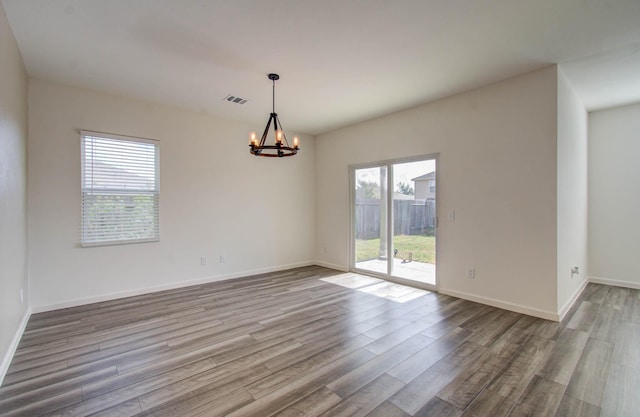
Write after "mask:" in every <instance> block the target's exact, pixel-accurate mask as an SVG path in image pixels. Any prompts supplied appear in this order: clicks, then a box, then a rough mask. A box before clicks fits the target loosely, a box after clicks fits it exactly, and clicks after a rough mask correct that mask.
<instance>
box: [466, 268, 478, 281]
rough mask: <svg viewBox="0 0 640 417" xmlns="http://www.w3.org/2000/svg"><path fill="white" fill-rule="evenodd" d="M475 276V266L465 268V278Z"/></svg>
mask: <svg viewBox="0 0 640 417" xmlns="http://www.w3.org/2000/svg"><path fill="white" fill-rule="evenodd" d="M475 277H476V269H475V268H467V278H469V279H474V278H475Z"/></svg>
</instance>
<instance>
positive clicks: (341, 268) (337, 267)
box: [313, 261, 349, 272]
mask: <svg viewBox="0 0 640 417" xmlns="http://www.w3.org/2000/svg"><path fill="white" fill-rule="evenodd" d="M313 264H314V265H318V266H323V267H325V268H329V269H335V270H336V271H342V272H349V268H345V267H344V266H342V265H336V264H332V263H329V262H323V261H315V262H314V263H313Z"/></svg>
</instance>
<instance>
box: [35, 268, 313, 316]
mask: <svg viewBox="0 0 640 417" xmlns="http://www.w3.org/2000/svg"><path fill="white" fill-rule="evenodd" d="M311 265H316V262H314V261H307V262H298V263H294V264H288V265H279V266H276V267H268V268H260V269H252V270H245V271H240V272H234V273H231V274H224V275H216V276H211V277H203V278H197V279H193V280H189V281H180V282H172V283H169V284H163V285H155V286H152V287H145V288H136V289H133V290H127V291H119V292H114V293H110V294H105V295H100V296H97V297H86V298H78V299H74V300H68V301H63V302H60V303H53V304H46V305H39V306H32V307H31V311H32V312H33V313H42V312H45V311H52V310H58V309H61V308H69V307H77V306H81V305H86V304H93V303H100V302H103V301H110V300H116V299H119V298H125V297H133V296H136V295H142V294H149V293H153V292H158V291H166V290H174V289H176V288H183V287H190V286H192V285H200V284H208V283H210V282H218V281H226V280H229V279H235V278H242V277H248V276H251V275H258V274H266V273H268V272H277V271H285V270H287V269H293V268H300V267H303V266H311Z"/></svg>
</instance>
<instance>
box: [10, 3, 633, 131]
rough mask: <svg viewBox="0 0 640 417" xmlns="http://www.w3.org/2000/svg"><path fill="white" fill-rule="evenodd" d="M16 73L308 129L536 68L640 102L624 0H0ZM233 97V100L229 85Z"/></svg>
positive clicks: (604, 95)
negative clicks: (20, 67)
mask: <svg viewBox="0 0 640 417" xmlns="http://www.w3.org/2000/svg"><path fill="white" fill-rule="evenodd" d="M0 1H1V2H2V5H3V7H4V9H5V11H6V14H7V17H8V20H9V24H10V25H11V28H12V30H13V33H14V35H15V38H16V40H17V43H18V46H19V48H20V51H21V53H22V56H23V59H24V63H25V66H26V68H27V72H28V74H29V76H31V77H36V78H43V79H48V80H53V81H56V82H61V83H64V84H69V85H74V86H79V87H86V88H90V89H94V90H100V91H106V92H112V93H116V94H122V95H126V96H130V97H134V98H139V99H143V100H148V101H152V102H158V103H164V104H169V105H172V106H178V107H182V108H187V109H191V110H195V111H198V112H202V113H205V114H213V115H217V116H221V117H224V118H230V119H235V120H239V121H243V122H249V123H253V124H256V130H259V129H260V126H263V125H264V124H265V123H266V121H267V118H268V116H269V112H270V111H271V81H269V80H268V79H267V74H268V73H269V72H277V73H279V74H280V76H281V79H280V81H278V82H277V84H276V111H277V112H278V114H279V116H280V119H281V120H282V121H283V122H284V126H285V128H287V129H288V130H294V131H297V132H299V133H308V134H319V133H323V132H327V131H330V130H332V129H335V128H338V127H341V126H345V125H349V124H352V123H356V122H359V121H362V120H367V119H371V118H374V117H377V116H380V115H383V114H387V113H390V112H393V111H397V110H401V109H405V108H409V107H412V106H415V105H418V104H421V103H425V102H429V101H432V100H435V99H438V98H441V97H445V96H448V95H451V94H455V93H458V92H462V91H465V90H468V89H471V88H474V87H478V86H481V85H485V84H488V83H491V82H495V81H499V80H501V79H505V78H508V77H511V76H514V75H517V74H521V73H524V72H528V71H531V70H534V69H537V68H540V67H543V66H546V65H549V64H553V63H558V64H560V67H561V70H562V72H563V73H564V74H565V75H566V76H567V78H568V79H569V80H570V83H571V84H572V85H573V86H574V88H575V90H576V92H577V93H578V95H579V96H580V98H581V99H582V101H583V103H584V104H585V106H586V107H587V109H589V110H597V109H602V108H606V107H612V106H616V105H621V104H628V103H632V102H639V101H640V1H638V0H475V1H469V0H447V1H442V0H397V1H389V0H322V1H317V0H316V1H307V0H135V1H132V0H0ZM229 94H231V95H234V96H239V97H242V98H244V99H247V100H248V101H247V103H246V104H243V105H239V104H232V103H230V102H228V101H225V100H224V97H226V96H227V95H229Z"/></svg>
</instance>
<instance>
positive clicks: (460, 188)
mask: <svg viewBox="0 0 640 417" xmlns="http://www.w3.org/2000/svg"><path fill="white" fill-rule="evenodd" d="M556 84H557V69H556V67H555V66H552V67H547V68H544V69H542V70H539V71H535V72H532V73H529V74H526V75H522V76H519V77H515V78H512V79H509V80H506V81H503V82H500V83H496V84H493V85H489V86H486V87H483V88H479V89H477V90H473V91H469V92H465V93H462V94H458V95H456V96H452V97H449V98H446V99H443V100H439V101H436V102H433V103H429V104H426V105H423V106H420V107H417V108H413V109H410V110H406V111H402V112H399V113H395V114H391V115H388V116H384V117H381V118H378V119H375V120H371V121H367V122H364V123H361V124H357V125H354V126H350V127H347V128H343V129H340V130H337V131H334V132H331V133H328V134H324V135H320V136H319V137H317V139H316V155H317V159H316V171H317V174H316V175H317V179H316V187H317V188H316V189H317V191H316V192H317V194H316V202H317V208H316V213H317V223H316V236H317V238H316V239H317V243H316V246H317V258H318V259H319V260H320V261H321V262H322V263H324V264H327V265H335V266H337V267H340V268H348V267H349V259H348V253H349V250H348V249H349V188H348V186H349V181H348V167H349V165H352V164H358V163H366V162H375V161H381V160H387V159H393V158H401V157H408V156H415V155H423V154H433V153H439V154H440V158H439V164H438V181H439V182H438V203H437V204H438V210H439V216H440V218H441V219H442V220H441V223H440V227H439V229H438V235H437V263H438V266H437V271H438V278H439V281H440V283H439V285H440V290H441V291H442V292H444V293H449V294H453V295H457V296H461V297H463V298H468V299H474V300H478V301H482V302H486V303H489V304H493V305H498V306H501V307H505V308H510V309H512V310H516V311H522V312H526V313H528V314H533V315H537V316H540V317H547V318H551V319H554V318H557V311H558V310H557V283H556V272H557V258H556V255H557V253H556V249H557V248H556V239H557V236H556V231H557V229H556V221H557V219H556V200H557V193H556V187H557V183H556V178H557V177H556V169H557V159H556V152H557V150H556V136H557V124H556V120H557V98H556ZM450 210H455V212H456V216H455V222H454V223H449V222H447V221H446V220H445V219H446V218H447V217H446V213H447V212H448V211H450ZM467 267H475V268H476V278H475V279H474V280H470V279H467V278H465V269H466V268H467Z"/></svg>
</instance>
